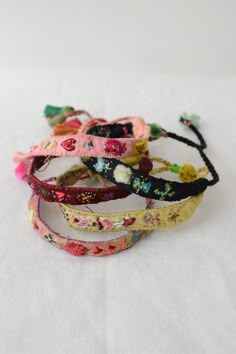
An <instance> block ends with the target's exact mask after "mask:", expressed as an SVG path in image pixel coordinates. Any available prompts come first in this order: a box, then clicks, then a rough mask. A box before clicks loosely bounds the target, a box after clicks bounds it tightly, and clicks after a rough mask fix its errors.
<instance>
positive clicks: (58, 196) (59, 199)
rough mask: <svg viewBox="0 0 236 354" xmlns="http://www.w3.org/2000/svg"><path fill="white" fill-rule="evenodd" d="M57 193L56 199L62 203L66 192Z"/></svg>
mask: <svg viewBox="0 0 236 354" xmlns="http://www.w3.org/2000/svg"><path fill="white" fill-rule="evenodd" d="M55 193H56V196H57V197H56V199H57V200H58V201H59V202H61V201H62V200H63V199H64V196H65V193H64V192H55Z"/></svg>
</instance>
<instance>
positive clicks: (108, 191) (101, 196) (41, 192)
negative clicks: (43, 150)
mask: <svg viewBox="0 0 236 354" xmlns="http://www.w3.org/2000/svg"><path fill="white" fill-rule="evenodd" d="M53 158H54V157H53ZM48 160H49V159H48V158H47V157H45V156H39V157H35V158H34V159H33V161H32V164H31V166H30V170H29V174H28V183H29V185H30V186H31V188H32V190H33V192H34V193H35V194H36V195H38V196H39V197H40V198H42V199H44V200H46V201H48V202H57V203H58V202H59V203H66V204H72V205H81V204H97V203H100V202H105V201H108V200H115V199H122V198H126V197H127V196H128V195H130V194H131V192H128V191H126V190H125V189H123V188H121V187H118V186H111V187H106V188H85V187H65V186H58V185H54V184H49V183H47V182H44V181H40V180H39V179H38V178H37V177H36V176H35V175H34V173H35V172H36V171H38V170H39V169H40V168H41V167H42V166H43V165H45V163H46V162H48Z"/></svg>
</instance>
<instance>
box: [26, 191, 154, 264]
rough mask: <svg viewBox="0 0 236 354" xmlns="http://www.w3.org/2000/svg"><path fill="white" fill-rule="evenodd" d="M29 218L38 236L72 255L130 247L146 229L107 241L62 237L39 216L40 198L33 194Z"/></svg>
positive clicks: (116, 251)
mask: <svg viewBox="0 0 236 354" xmlns="http://www.w3.org/2000/svg"><path fill="white" fill-rule="evenodd" d="M29 219H30V221H31V223H32V224H33V226H34V228H35V229H36V230H37V232H38V233H39V235H40V237H41V238H42V239H44V240H47V241H48V242H49V243H51V244H52V245H53V246H55V247H58V248H61V249H64V250H65V251H66V252H68V253H70V254H72V255H74V256H85V255H88V256H97V257H99V256H108V255H110V254H114V253H118V252H120V251H123V250H125V249H127V248H130V247H132V246H133V245H134V244H135V243H137V242H138V241H139V240H141V239H142V238H143V237H144V236H145V235H147V234H148V231H143V230H141V231H130V232H129V233H127V234H126V235H124V236H121V237H117V238H115V239H111V240H109V241H93V242H89V241H82V240H77V239H71V238H70V237H69V236H67V237H63V236H61V235H60V234H59V233H58V232H55V231H53V230H52V229H51V228H50V227H49V226H48V225H47V224H46V223H45V222H44V221H43V220H42V218H41V216H40V198H39V197H38V196H37V195H35V194H33V195H32V196H31V198H30V200H29Z"/></svg>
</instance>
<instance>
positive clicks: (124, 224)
mask: <svg viewBox="0 0 236 354" xmlns="http://www.w3.org/2000/svg"><path fill="white" fill-rule="evenodd" d="M160 160H161V161H162V159H158V158H155V161H160ZM165 162H166V161H165ZM168 167H169V170H171V171H172V172H178V173H179V176H180V179H182V178H183V179H184V180H186V179H187V178H188V180H194V179H196V178H197V177H204V176H206V175H207V173H208V170H207V168H206V167H203V168H200V169H198V170H195V168H194V167H193V166H192V165H189V164H185V165H183V166H182V167H180V166H178V165H172V164H170V163H169V165H168ZM80 169H81V170H82V171H83V172H85V168H82V167H80V166H79V167H78V168H77V170H76V168H74V169H72V170H70V171H67V172H66V173H65V174H63V175H61V176H60V177H59V178H58V179H57V181H58V183H61V181H63V182H64V183H65V181H67V183H69V184H70V185H71V184H73V183H75V182H76V180H77V179H78V178H79V177H80V174H78V171H79V170H80ZM163 170H165V171H166V170H167V168H165V169H163V168H159V171H157V169H155V170H152V171H151V173H157V172H162V171H163ZM76 171H77V176H76ZM181 176H182V178H181ZM202 198H203V194H202V193H201V194H199V195H197V196H195V197H191V198H189V199H187V200H185V201H184V202H181V203H177V204H174V205H170V206H166V207H162V208H153V207H152V206H153V204H154V202H153V200H150V199H147V203H148V204H147V205H149V207H152V208H151V209H149V210H135V211H124V212H116V213H97V212H88V211H83V210H80V209H75V208H71V207H70V206H68V205H66V204H59V207H60V209H61V211H62V213H63V215H64V218H65V219H66V220H67V222H68V225H69V226H71V227H73V228H75V229H78V230H80V231H87V232H108V231H112V232H116V231H123V230H153V229H165V228H170V227H174V226H176V225H178V224H181V223H183V222H184V221H186V220H188V219H189V218H190V217H191V216H192V215H193V213H194V211H195V209H196V208H197V207H198V205H199V204H200V202H201V201H202Z"/></svg>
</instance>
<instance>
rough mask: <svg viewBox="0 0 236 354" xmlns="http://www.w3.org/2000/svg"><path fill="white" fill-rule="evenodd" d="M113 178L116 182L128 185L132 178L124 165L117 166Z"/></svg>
mask: <svg viewBox="0 0 236 354" xmlns="http://www.w3.org/2000/svg"><path fill="white" fill-rule="evenodd" d="M113 176H114V178H115V180H116V182H119V183H125V184H129V183H130V179H131V176H132V171H131V169H130V168H129V167H126V166H124V165H117V166H116V168H115V169H114V172H113Z"/></svg>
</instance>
